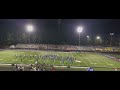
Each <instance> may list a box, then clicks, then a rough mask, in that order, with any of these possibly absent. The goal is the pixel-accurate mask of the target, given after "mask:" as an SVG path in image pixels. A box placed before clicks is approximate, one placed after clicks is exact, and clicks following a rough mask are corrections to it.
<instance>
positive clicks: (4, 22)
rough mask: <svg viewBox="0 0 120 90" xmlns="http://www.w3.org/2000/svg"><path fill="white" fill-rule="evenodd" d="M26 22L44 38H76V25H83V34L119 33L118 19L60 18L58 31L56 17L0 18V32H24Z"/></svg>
mask: <svg viewBox="0 0 120 90" xmlns="http://www.w3.org/2000/svg"><path fill="white" fill-rule="evenodd" d="M27 24H32V25H33V26H34V28H35V31H34V33H37V34H38V33H39V34H40V36H41V38H42V39H44V40H46V39H49V40H72V41H73V40H76V39H78V33H77V32H76V28H77V26H83V28H84V30H83V32H82V35H83V36H86V35H89V36H92V35H102V34H108V35H109V33H110V32H114V33H115V34H119V33H120V19H62V22H61V30H60V31H59V29H58V19H0V33H2V32H14V31H15V32H26V29H25V25H27Z"/></svg>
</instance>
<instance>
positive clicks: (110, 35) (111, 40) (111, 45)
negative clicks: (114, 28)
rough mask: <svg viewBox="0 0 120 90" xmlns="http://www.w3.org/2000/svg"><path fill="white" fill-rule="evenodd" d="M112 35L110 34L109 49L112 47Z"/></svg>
mask: <svg viewBox="0 0 120 90" xmlns="http://www.w3.org/2000/svg"><path fill="white" fill-rule="evenodd" d="M113 35H114V33H110V36H111V39H110V47H111V46H112V36H113Z"/></svg>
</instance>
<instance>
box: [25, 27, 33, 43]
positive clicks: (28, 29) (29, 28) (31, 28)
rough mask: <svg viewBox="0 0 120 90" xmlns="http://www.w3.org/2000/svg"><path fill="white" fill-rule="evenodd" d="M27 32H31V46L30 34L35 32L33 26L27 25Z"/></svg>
mask: <svg viewBox="0 0 120 90" xmlns="http://www.w3.org/2000/svg"><path fill="white" fill-rule="evenodd" d="M26 29H27V31H28V32H29V44H30V32H33V29H34V28H33V25H27V26H26Z"/></svg>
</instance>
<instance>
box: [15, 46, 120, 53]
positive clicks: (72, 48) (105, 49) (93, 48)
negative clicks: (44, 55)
mask: <svg viewBox="0 0 120 90" xmlns="http://www.w3.org/2000/svg"><path fill="white" fill-rule="evenodd" d="M15 48H16V49H35V50H64V51H76V50H81V51H100V52H110V51H114V52H117V51H120V48H119V47H112V49H109V48H110V47H100V46H99V47H97V46H91V47H90V46H74V45H54V44H17V45H16V46H15Z"/></svg>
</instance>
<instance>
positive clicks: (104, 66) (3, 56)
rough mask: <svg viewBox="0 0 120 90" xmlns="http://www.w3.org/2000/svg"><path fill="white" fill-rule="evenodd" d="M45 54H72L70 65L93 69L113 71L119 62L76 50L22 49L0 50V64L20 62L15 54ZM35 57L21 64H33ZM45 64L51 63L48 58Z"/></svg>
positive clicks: (119, 65) (66, 64)
mask: <svg viewBox="0 0 120 90" xmlns="http://www.w3.org/2000/svg"><path fill="white" fill-rule="evenodd" d="M16 54H18V55H46V54H58V55H59V56H73V57H75V58H76V60H77V61H76V62H75V63H73V64H71V66H76V67H93V68H94V70H95V71H114V69H111V68H120V62H117V61H114V60H112V59H109V58H107V57H105V56H102V55H100V54H97V53H90V52H86V53H78V52H77V53H76V52H54V51H22V50H3V51H0V64H16V63H19V64H21V60H20V59H19V58H15V55H16ZM34 62H35V59H34V58H32V59H23V60H22V64H34ZM46 62H47V64H49V65H51V64H52V62H51V61H50V60H46ZM39 63H43V60H41V59H40V60H39ZM54 65H55V66H68V65H69V64H68V63H67V62H65V63H64V64H61V63H60V62H59V61H58V60H56V61H55V63H54ZM57 69H58V70H60V69H62V70H67V71H71V70H73V71H79V70H81V71H84V70H86V69H82V68H79V69H78V68H74V69H71V68H70V69H69V68H57Z"/></svg>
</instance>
